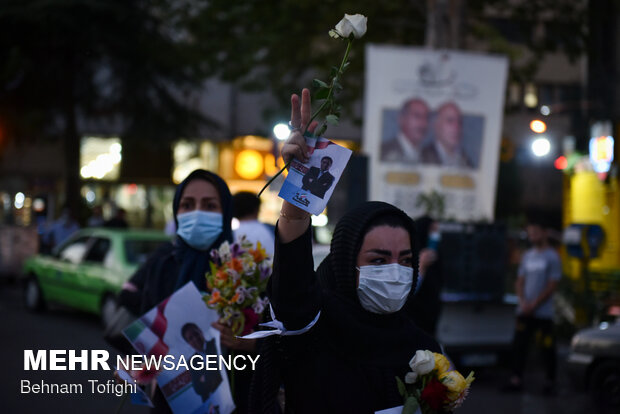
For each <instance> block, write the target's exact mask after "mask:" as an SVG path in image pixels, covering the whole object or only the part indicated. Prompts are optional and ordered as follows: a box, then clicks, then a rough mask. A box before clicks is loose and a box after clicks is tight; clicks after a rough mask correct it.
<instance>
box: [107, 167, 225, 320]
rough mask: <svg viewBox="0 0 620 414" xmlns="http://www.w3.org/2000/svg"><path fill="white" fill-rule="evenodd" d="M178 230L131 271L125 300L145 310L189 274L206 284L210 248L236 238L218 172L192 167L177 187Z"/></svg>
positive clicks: (203, 286) (200, 285)
mask: <svg viewBox="0 0 620 414" xmlns="http://www.w3.org/2000/svg"><path fill="white" fill-rule="evenodd" d="M172 211H173V214H174V222H175V224H176V228H177V236H176V237H175V239H174V241H172V242H170V243H165V244H163V245H162V246H161V247H160V248H159V249H158V250H157V251H156V252H155V253H154V254H152V255H151V256H150V258H149V260H148V261H147V262H146V263H145V264H144V265H143V266H142V267H140V269H138V271H137V272H136V273H135V274H134V275H133V276H132V278H131V279H130V280H129V282H128V283H127V284H126V285H125V286H124V287H123V290H122V291H121V294H120V296H119V301H120V303H121V305H124V306H126V307H127V308H128V309H129V310H131V311H132V312H133V313H134V314H136V315H142V314H143V313H145V312H147V311H148V310H150V309H151V308H153V307H154V306H156V305H157V304H158V303H159V302H161V301H162V300H164V299H165V298H167V297H168V296H170V295H171V294H172V293H173V292H175V291H176V290H177V289H179V288H180V287H181V286H183V285H185V284H186V283H187V282H189V281H190V280H191V281H193V282H194V283H195V284H196V287H197V288H198V289H199V290H201V291H206V290H207V285H206V280H205V273H206V272H207V270H208V269H209V261H210V255H209V253H210V251H211V249H214V248H217V247H218V246H219V245H220V244H222V243H223V242H224V241H228V242H231V241H232V230H231V220H232V197H231V195H230V190H229V189H228V186H227V185H226V183H225V182H224V180H222V179H221V178H220V177H219V176H217V175H216V174H213V173H211V172H209V171H205V170H195V171H193V172H192V173H191V174H190V175H189V176H188V177H187V178H186V179H185V180H183V182H181V183H180V184H179V185H178V186H177V189H176V193H175V195H174V200H173V204H172Z"/></svg>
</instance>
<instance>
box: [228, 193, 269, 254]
mask: <svg viewBox="0 0 620 414" xmlns="http://www.w3.org/2000/svg"><path fill="white" fill-rule="evenodd" d="M259 211H260V198H258V197H256V194H254V193H251V192H249V191H240V192H238V193H237V194H235V195H234V196H233V216H234V217H236V218H237V219H238V220H239V228H238V229H236V230H235V239H236V240H237V241H239V240H241V238H242V237H243V236H245V238H246V239H247V240H249V241H250V242H252V243H254V244H255V245H256V242H260V244H261V246H263V247H264V248H265V251H266V252H267V254H268V255H269V257H273V244H274V240H275V238H274V228H273V226H269V225H267V224H265V223H261V222H260V221H258V213H259Z"/></svg>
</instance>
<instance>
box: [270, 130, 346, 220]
mask: <svg viewBox="0 0 620 414" xmlns="http://www.w3.org/2000/svg"><path fill="white" fill-rule="evenodd" d="M305 138H306V145H307V149H308V153H309V154H310V159H309V160H308V162H307V163H302V162H300V161H299V160H297V159H293V161H292V162H291V165H290V168H289V172H288V176H287V177H286V180H285V181H284V183H283V184H282V188H281V189H280V193H279V194H278V196H280V197H281V198H283V199H284V200H286V201H288V202H289V203H291V204H293V205H295V206H297V207H299V208H301V209H302V210H305V211H307V212H309V213H311V214H314V215H319V214H321V212H323V210H325V206H326V205H327V202H328V201H329V199H330V197H331V196H332V193H333V192H334V188H335V187H336V184H337V183H338V180H340V176H341V175H342V172H343V171H344V169H345V167H346V166H347V163H348V162H349V158H351V150H350V149H347V148H344V147H342V146H340V145H338V144H335V143H333V142H331V141H330V140H328V139H326V138H322V137H318V138H317V137H312V136H306V137H305Z"/></svg>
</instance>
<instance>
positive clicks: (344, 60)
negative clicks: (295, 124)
mask: <svg viewBox="0 0 620 414" xmlns="http://www.w3.org/2000/svg"><path fill="white" fill-rule="evenodd" d="M352 44H353V39H352V38H351V37H349V38H348V39H347V49H346V50H345V52H344V57H343V58H342V62H340V67H339V68H338V72H337V73H336V74H335V75H334V77H333V78H332V81H331V84H330V85H329V92H328V93H327V97H326V98H325V101H324V102H323V104H322V105H321V106H320V107H319V109H317V110H316V111H315V112H314V113H313V114H312V117H311V118H310V121H308V124H307V125H306V129H305V130H304V133H303V136H306V133H307V132H308V127H309V126H310V124H312V121H314V119H315V118H316V117H317V116H318V115H319V114H320V113H321V112H322V111H323V110H324V109H325V108H326V107H327V106H328V105H329V106H330V113H331V110H332V109H333V99H334V97H333V95H334V87H335V86H336V84H337V83H338V81H339V80H340V76H341V75H342V72H343V70H344V66H345V65H346V63H347V59H348V58H349V52H350V51H351V45H352ZM321 128H323V131H322V133H324V132H325V131H326V129H327V128H326V126H325V122H323V125H322V127H321ZM292 161H293V160H292V159H291V160H290V161H289V162H287V163H286V164H285V165H284V167H282V169H281V170H280V171H278V172H277V173H276V175H274V176H273V177H271V178H270V179H269V181H267V184H265V186H264V187H263V188H262V189H261V190H260V191H259V192H258V197H260V196H261V194H263V191H265V189H266V188H267V187H269V185H270V184H271V183H272V182H273V181H274V180H275V179H276V178H278V176H279V175H280V174H282V172H283V171H284V170H286V169H288V168H289V167H290V165H291V162H292Z"/></svg>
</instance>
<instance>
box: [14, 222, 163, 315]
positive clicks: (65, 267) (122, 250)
mask: <svg viewBox="0 0 620 414" xmlns="http://www.w3.org/2000/svg"><path fill="white" fill-rule="evenodd" d="M168 240H170V237H169V236H167V235H165V234H164V233H162V232H159V231H152V230H120V229H107V228H88V229H82V230H79V231H78V232H76V233H75V234H74V235H73V236H72V237H71V238H70V239H69V240H67V241H66V242H65V243H63V244H62V245H60V246H58V247H57V248H56V249H54V251H53V252H52V254H51V255H49V254H48V255H45V254H38V255H35V256H32V257H30V258H28V259H27V260H26V261H25V263H24V269H23V270H24V275H26V277H27V279H26V283H25V289H24V302H25V305H26V307H27V308H29V309H31V310H41V309H43V308H45V305H46V304H47V303H48V302H53V303H58V304H62V305H66V306H69V307H72V308H76V309H80V310H83V311H86V312H91V313H94V314H97V315H99V316H100V317H101V320H102V322H103V324H104V326H107V324H108V322H109V321H110V319H111V318H112V316H113V315H114V312H115V310H116V301H115V296H116V294H117V293H118V292H119V290H120V289H121V287H122V286H123V283H124V282H126V281H127V280H128V279H129V278H130V277H131V275H132V274H133V273H134V272H135V271H136V270H137V268H138V266H140V265H141V264H142V263H144V262H145V261H146V259H147V258H148V256H149V255H150V254H151V253H152V252H154V251H155V250H156V249H157V248H158V247H159V246H160V245H161V244H162V243H164V242H166V241H168Z"/></svg>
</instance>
